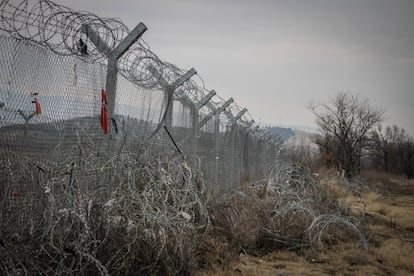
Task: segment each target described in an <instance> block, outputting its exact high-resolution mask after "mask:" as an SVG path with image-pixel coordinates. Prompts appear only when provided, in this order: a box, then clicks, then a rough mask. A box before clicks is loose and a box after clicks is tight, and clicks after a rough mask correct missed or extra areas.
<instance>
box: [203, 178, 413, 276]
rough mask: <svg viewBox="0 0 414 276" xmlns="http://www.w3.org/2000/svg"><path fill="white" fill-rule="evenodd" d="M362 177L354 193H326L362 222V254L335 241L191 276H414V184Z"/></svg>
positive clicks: (336, 189) (251, 257)
mask: <svg viewBox="0 0 414 276" xmlns="http://www.w3.org/2000/svg"><path fill="white" fill-rule="evenodd" d="M362 177H363V179H364V181H363V182H362V184H361V186H362V187H363V188H361V189H360V190H359V191H357V192H356V191H355V190H352V191H351V189H349V188H346V187H343V186H341V185H339V184H338V183H332V181H331V182H329V183H328V184H327V189H330V190H331V191H332V194H333V195H335V196H337V197H338V200H339V201H340V202H341V204H342V205H343V206H347V207H348V210H349V214H351V215H353V216H355V217H358V218H359V219H360V220H362V222H363V225H364V227H365V230H366V231H367V233H369V250H368V252H367V253H362V252H361V250H360V249H359V247H358V242H357V241H355V240H353V239H348V238H343V239H341V238H340V237H334V239H333V240H334V242H332V243H331V244H329V245H327V246H326V247H324V248H322V249H320V250H319V251H318V252H313V251H312V250H311V249H309V248H303V249H301V250H297V251H288V250H280V251H273V252H267V253H260V252H257V253H255V254H247V253H245V252H242V253H240V254H239V255H238V256H237V257H236V258H233V260H232V261H230V262H226V263H225V264H221V265H220V264H218V265H216V266H214V267H212V268H210V269H208V270H202V271H197V272H196V273H195V275H279V276H282V275H414V180H410V181H409V180H406V179H404V178H403V177H397V176H392V175H387V174H383V173H379V172H365V173H363V175H362ZM336 234H337V235H340V233H336Z"/></svg>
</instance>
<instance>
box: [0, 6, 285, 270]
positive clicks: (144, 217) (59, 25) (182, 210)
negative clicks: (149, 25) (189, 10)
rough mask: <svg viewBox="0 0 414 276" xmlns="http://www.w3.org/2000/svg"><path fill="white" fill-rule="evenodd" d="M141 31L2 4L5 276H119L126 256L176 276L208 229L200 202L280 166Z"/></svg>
mask: <svg viewBox="0 0 414 276" xmlns="http://www.w3.org/2000/svg"><path fill="white" fill-rule="evenodd" d="M145 30H146V27H145V25H143V24H142V23H140V24H138V25H137V27H136V28H134V29H133V30H129V29H128V28H127V27H126V26H125V25H124V24H123V23H122V22H121V21H119V20H115V19H107V18H99V17H98V16H96V15H94V14H90V13H87V12H75V11H72V10H71V9H69V8H67V7H64V6H60V5H56V4H54V3H53V2H50V1H48V0H38V1H28V0H20V1H11V0H10V1H8V0H5V1H1V2H0V172H1V176H0V234H1V235H0V272H1V274H4V275H31V274H33V273H34V274H45V275H48V274H50V273H52V272H51V270H50V267H53V271H54V273H53V274H59V275H60V274H62V275H71V274H79V273H84V272H85V271H86V272H87V271H90V274H91V275H93V274H96V273H97V272H99V273H100V274H101V275H108V274H115V275H123V274H125V273H127V271H131V270H128V269H129V268H128V258H126V256H129V255H128V254H132V253H133V256H134V260H135V262H137V263H140V264H142V267H143V268H142V269H144V270H142V271H144V272H143V274H145V271H146V272H151V271H152V272H153V271H156V270H158V271H162V268H161V267H164V269H165V271H175V273H177V271H182V269H183V266H185V263H186V262H187V261H186V258H187V257H186V256H188V254H189V252H190V251H191V248H192V246H194V244H196V243H195V242H193V241H192V240H191V237H193V236H194V234H195V233H196V232H197V231H201V230H200V229H207V228H208V227H209V225H210V223H211V222H210V219H209V216H208V210H207V207H206V202H207V200H206V199H205V198H204V197H205V195H206V193H205V190H206V189H207V190H209V191H218V192H224V191H228V190H232V189H236V188H237V187H238V186H239V185H240V184H241V183H243V182H245V181H254V180H256V179H260V178H261V177H263V176H264V173H265V170H266V168H267V167H268V165H269V164H270V163H271V162H272V161H273V160H275V159H276V158H277V155H278V150H279V147H280V144H281V141H280V139H278V138H277V137H271V136H269V135H267V134H265V133H263V132H262V131H261V130H260V129H259V128H258V126H256V125H255V124H254V121H253V120H252V118H251V117H250V115H249V113H248V112H247V109H245V108H241V107H240V106H238V105H237V104H235V103H234V101H233V99H228V100H224V99H222V98H221V97H219V96H218V95H217V93H216V92H215V91H213V90H207V89H206V88H205V85H204V82H203V80H202V79H201V77H200V76H199V75H197V74H196V72H195V70H194V69H190V70H188V71H185V70H181V69H179V68H178V67H176V66H175V65H172V64H170V63H167V62H164V61H162V60H160V59H159V58H158V57H157V55H156V54H154V53H153V52H152V51H151V50H150V48H149V46H148V45H147V44H146V43H145V41H144V40H143V39H142V38H141V36H142V34H143V33H144V32H145ZM204 187H205V188H206V189H205V188H204ZM131 244H134V245H135V246H134V247H133V248H134V249H132V251H131V246H130V245H131ZM22 246H23V247H22ZM21 248H24V250H22V249H21ZM39 248H40V249H39ZM140 249H142V250H141V251H140ZM27 252H36V254H34V253H33V254H31V253H30V254H28V253H27ZM131 252H132V253H131ZM190 253H191V252H190ZM32 255H33V256H34V255H36V257H33V256H32ZM172 256H173V257H172ZM131 260H132V259H131ZM131 262H132V261H131ZM132 263H133V266H135V265H136V263H134V262H132ZM154 264H157V268H155V267H153V265H154ZM131 269H132V268H131ZM145 269H146V270H145ZM86 272H85V275H86V274H88V273H86ZM167 274H168V273H167Z"/></svg>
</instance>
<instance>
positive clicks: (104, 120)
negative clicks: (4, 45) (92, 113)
mask: <svg viewBox="0 0 414 276" xmlns="http://www.w3.org/2000/svg"><path fill="white" fill-rule="evenodd" d="M101 101H102V107H101V128H102V130H103V133H104V134H108V111H107V110H106V104H107V95H106V91H105V90H104V89H102V99H101Z"/></svg>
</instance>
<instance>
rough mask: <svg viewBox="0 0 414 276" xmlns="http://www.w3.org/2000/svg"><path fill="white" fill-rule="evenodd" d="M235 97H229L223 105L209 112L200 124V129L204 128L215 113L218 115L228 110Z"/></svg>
mask: <svg viewBox="0 0 414 276" xmlns="http://www.w3.org/2000/svg"><path fill="white" fill-rule="evenodd" d="M233 101H234V100H233V98H230V99H228V100H227V101H226V102H225V103H224V104H223V105H222V106H220V107H219V108H217V109H216V110H213V111H211V112H210V113H209V114H207V115H206V116H205V117H204V118H203V120H202V121H201V122H200V123H199V124H198V129H200V128H202V127H203V126H204V125H205V124H206V123H207V122H208V121H209V120H210V119H211V118H213V116H214V115H216V114H217V115H218V114H220V113H221V112H223V111H224V110H226V108H227V107H229V105H230V104H232V103H233Z"/></svg>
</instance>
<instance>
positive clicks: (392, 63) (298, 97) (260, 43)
mask: <svg viewBox="0 0 414 276" xmlns="http://www.w3.org/2000/svg"><path fill="white" fill-rule="evenodd" d="M56 2H57V3H62V4H65V5H67V6H69V7H71V8H73V9H75V10H88V11H91V12H94V13H96V14H98V15H99V16H103V17H118V18H120V19H122V21H123V22H124V23H125V24H126V25H127V26H129V28H130V29H132V28H133V27H134V26H135V25H136V24H138V23H139V22H143V23H144V24H145V25H146V26H147V27H148V30H147V32H146V33H145V34H144V36H143V38H144V39H145V40H146V41H147V42H148V43H149V45H150V47H151V49H152V50H153V51H154V52H155V53H156V54H157V55H158V56H159V57H160V58H161V59H163V60H165V61H168V62H170V63H173V64H175V65H177V66H178V67H180V68H182V69H190V68H191V67H194V68H195V69H196V70H197V71H198V73H199V74H200V76H201V77H202V78H203V79H204V81H205V84H206V87H207V88H209V89H215V90H216V91H217V92H218V94H219V95H220V96H221V97H223V98H224V99H227V98H229V97H233V98H234V99H235V101H236V102H237V103H238V104H239V105H240V106H242V107H247V108H248V109H249V112H250V114H251V115H252V116H253V117H254V119H255V120H256V121H262V122H266V123H273V124H280V123H281V124H291V125H306V126H315V124H314V117H313V115H312V113H311V112H310V111H309V110H308V109H307V108H306V106H307V105H308V104H309V102H310V101H311V100H312V99H314V100H316V101H317V102H326V101H327V100H328V99H329V97H331V96H333V95H334V94H335V93H337V92H339V91H347V92H350V93H354V94H359V95H360V96H361V97H363V98H368V99H369V100H370V102H371V104H372V105H373V106H374V107H377V108H380V109H384V110H385V111H386V117H387V121H386V122H385V124H387V125H388V124H397V125H399V126H401V127H404V128H405V129H407V130H408V131H409V132H410V133H411V134H414V108H413V105H414V1H413V0H392V1H391V0H342V1H339V0H336V1H335V0H301V1H295V0H293V1H292V0H289V1H287V0H285V1H281V0H280V1H270V0H269V1H266V0H263V1H253V0H252V1H243V0H226V1H225V0H221V1H220V0H204V1H201V0H193V1H190V0H180V1H179V0H175V1H172V0H151V1H140V0H129V1H127V0H123V1H121V0H118V1H112V0H111V1H110V0H99V1H93V0H73V1H63V0H56Z"/></svg>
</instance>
